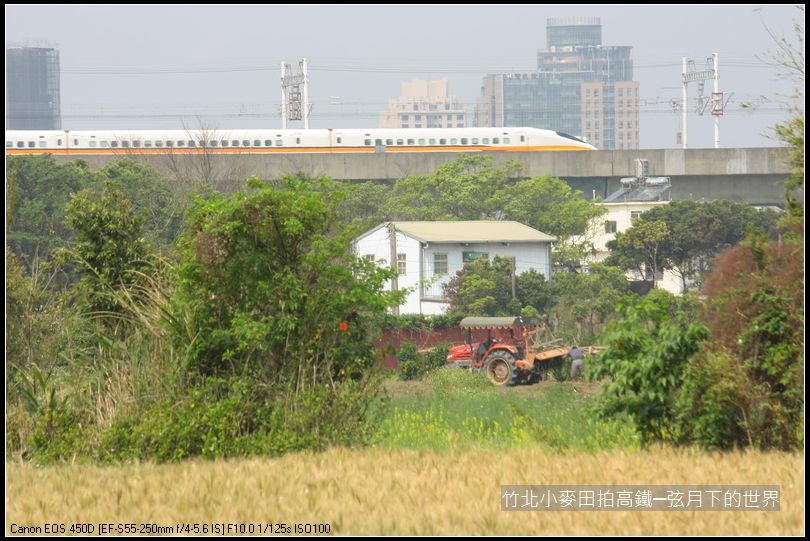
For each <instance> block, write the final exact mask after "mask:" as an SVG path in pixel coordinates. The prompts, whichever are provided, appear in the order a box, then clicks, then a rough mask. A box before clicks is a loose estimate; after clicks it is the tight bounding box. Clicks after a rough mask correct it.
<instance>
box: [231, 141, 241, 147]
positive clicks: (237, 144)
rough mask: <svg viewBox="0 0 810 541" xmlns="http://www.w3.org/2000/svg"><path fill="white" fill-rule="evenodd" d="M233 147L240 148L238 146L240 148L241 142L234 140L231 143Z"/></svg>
mask: <svg viewBox="0 0 810 541" xmlns="http://www.w3.org/2000/svg"><path fill="white" fill-rule="evenodd" d="M231 146H232V147H238V146H239V141H237V140H236V139H234V140H233V141H231Z"/></svg>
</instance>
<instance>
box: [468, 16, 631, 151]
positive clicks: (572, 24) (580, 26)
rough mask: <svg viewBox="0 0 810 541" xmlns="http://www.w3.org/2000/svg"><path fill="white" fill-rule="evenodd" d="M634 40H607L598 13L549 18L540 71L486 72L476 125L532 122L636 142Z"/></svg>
mask: <svg viewBox="0 0 810 541" xmlns="http://www.w3.org/2000/svg"><path fill="white" fill-rule="evenodd" d="M630 49H631V47H629V46H614V45H602V26H601V24H600V22H599V19H598V18H596V17H584V18H568V19H548V21H547V26H546V49H542V50H539V51H538V52H537V71H534V72H528V73H509V74H498V75H487V76H485V77H484V81H483V85H482V88H481V97H480V98H478V101H477V104H476V112H475V121H476V126H482V127H484V126H531V127H535V128H546V129H552V130H555V131H559V132H563V133H568V134H571V135H575V136H580V137H584V138H585V139H587V140H588V141H589V142H591V143H593V144H594V145H596V146H597V147H599V148H604V149H613V148H638V145H639V139H638V136H639V130H638V89H639V84H638V82H635V81H633V61H632V60H631V59H630Z"/></svg>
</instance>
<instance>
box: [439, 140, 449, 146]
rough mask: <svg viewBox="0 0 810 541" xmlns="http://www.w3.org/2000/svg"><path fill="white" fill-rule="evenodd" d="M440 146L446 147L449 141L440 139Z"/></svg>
mask: <svg viewBox="0 0 810 541" xmlns="http://www.w3.org/2000/svg"><path fill="white" fill-rule="evenodd" d="M439 144H440V145H446V144H447V139H439Z"/></svg>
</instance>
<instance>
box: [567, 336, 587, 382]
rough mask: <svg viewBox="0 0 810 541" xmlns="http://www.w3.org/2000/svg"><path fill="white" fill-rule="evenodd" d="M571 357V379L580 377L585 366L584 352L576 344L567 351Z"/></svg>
mask: <svg viewBox="0 0 810 541" xmlns="http://www.w3.org/2000/svg"><path fill="white" fill-rule="evenodd" d="M568 356H569V357H571V361H572V362H571V379H576V378H578V377H582V369H583V367H584V366H585V352H584V351H582V350H581V349H579V347H577V345H576V344H574V347H572V348H571V351H569V352H568Z"/></svg>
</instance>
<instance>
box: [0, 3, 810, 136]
mask: <svg viewBox="0 0 810 541" xmlns="http://www.w3.org/2000/svg"><path fill="white" fill-rule="evenodd" d="M758 9H759V8H757V7H756V6H732V7H728V6H664V7H654V6H640V7H637V6H623V7H604V6H577V7H571V6H470V7H468V8H465V9H464V10H460V9H459V8H458V7H456V6H370V7H366V6H310V7H307V6H266V7H254V6H197V7H195V8H194V11H193V12H191V11H189V9H188V8H185V7H183V6H166V7H162V6H161V7H157V6H123V7H114V6H100V7H99V6H20V5H18V6H6V44H7V46H9V45H26V44H38V43H41V42H42V41H41V40H45V41H46V42H48V43H49V44H50V45H51V46H55V47H56V48H58V49H59V52H60V57H61V59H62V80H61V86H62V118H63V127H64V128H67V129H125V128H126V129H130V128H131V129H146V128H182V127H183V125H184V124H185V125H189V124H193V123H194V122H196V119H197V118H202V119H203V120H204V121H205V122H206V123H208V124H214V125H215V126H217V127H221V128H237V127H244V128H260V127H265V128H278V127H280V126H281V119H280V108H279V104H280V101H281V100H280V84H279V75H280V70H279V65H280V63H281V61H282V60H283V61H286V62H288V63H291V64H295V63H297V62H298V60H299V59H300V58H302V57H307V59H308V62H309V64H310V80H311V86H310V94H311V103H312V104H313V110H312V117H311V127H313V128H327V127H344V128H362V127H374V126H376V125H377V121H378V118H379V114H380V112H381V111H383V110H384V109H385V108H386V106H387V104H388V100H390V99H392V98H394V97H396V96H397V95H398V94H399V88H400V84H401V83H402V82H405V81H408V80H411V79H414V78H422V79H427V80H434V79H439V78H444V77H446V78H447V79H448V81H449V86H450V93H451V94H452V95H454V96H457V97H458V98H459V100H460V101H461V103H462V104H463V105H464V107H465V108H466V110H467V113H468V115H472V113H473V110H474V105H475V102H476V99H477V98H478V97H479V96H480V87H481V84H482V80H483V77H484V76H485V75H487V74H493V73H509V72H526V71H532V70H533V69H534V66H535V65H536V55H537V51H538V50H539V49H543V48H544V47H545V42H546V35H545V32H546V21H547V19H548V18H550V17H568V16H571V17H578V16H594V17H599V18H600V19H601V24H602V27H603V43H605V44H609V45H626V46H632V47H633V49H632V58H633V61H634V64H635V66H634V69H635V71H636V75H635V79H636V80H638V81H639V82H640V85H641V91H640V92H641V94H640V102H641V104H640V110H639V123H640V134H641V139H640V147H641V148H673V147H676V146H677V145H676V139H675V137H676V133H677V132H678V131H679V123H680V115H678V114H676V113H675V112H674V111H673V108H672V105H671V100H672V99H679V98H680V93H681V87H680V71H681V68H680V64H681V57H682V56H690V57H693V58H694V59H695V61H696V63H697V65H698V66H699V68H700V67H702V65H703V63H704V62H705V58H706V57H708V56H710V55H711V54H712V53H713V52H718V53H719V54H720V72H721V77H720V87H721V90H723V91H724V92H727V93H730V92H733V93H734V94H733V96H732V98H731V102H730V104H729V110H728V114H727V116H725V117H724V118H723V119H722V121H721V128H720V130H721V146H722V147H751V146H774V145H776V142H775V141H773V140H772V139H768V138H767V137H765V136H764V134H767V133H768V131H769V127H770V126H772V125H773V124H775V123H776V122H778V121H780V120H782V119H784V118H786V116H787V113H786V112H785V111H784V110H780V108H779V107H778V106H777V105H776V104H775V103H772V102H764V101H762V97H763V96H765V97H767V98H771V99H777V98H778V97H779V96H787V95H790V94H791V93H792V91H793V89H792V86H791V85H790V84H789V83H787V82H785V81H782V80H780V79H779V78H778V70H777V69H776V68H774V67H773V66H769V65H768V64H766V63H765V62H764V61H763V60H762V59H764V58H766V57H767V55H768V51H769V50H773V49H775V48H776V44H775V43H774V42H773V40H772V39H771V37H770V36H769V35H768V32H767V30H766V28H765V25H767V26H768V28H770V29H771V30H772V31H773V32H774V33H775V35H777V36H784V37H785V38H787V39H791V38H793V37H794V36H793V30H792V22H793V21H794V20H800V16H802V20H803V13H801V12H799V11H798V10H797V9H796V8H795V7H792V6H765V7H763V8H762V9H761V10H759V11H758ZM305 17H306V18H305ZM120 21H127V24H125V25H122V24H120ZM295 23H299V24H295ZM706 92H711V89H710V84H709V86H707V91H706ZM696 96H697V88H696V85H690V100H691V101H692V103H690V105H692V106H693V105H694V103H693V102H694V98H695V97H696ZM743 103H755V104H756V103H759V104H761V107H759V108H758V109H755V110H754V111H753V112H744V111H742V110H741V108H740V106H741V105H742V104H743ZM291 126H295V124H292V125H291ZM712 141H713V130H712V118H711V116H710V115H709V114H708V113H707V114H705V115H704V116H703V117H699V116H698V115H697V114H696V113H694V112H691V113H690V116H689V142H690V147H692V148H697V147H711V146H712Z"/></svg>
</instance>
